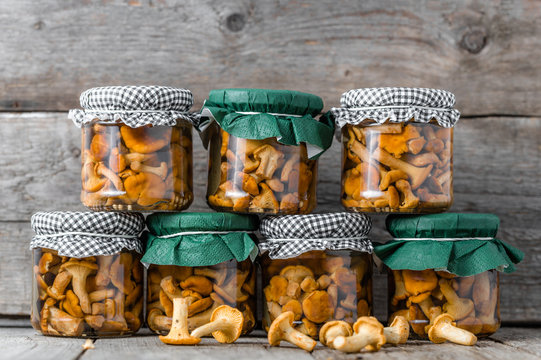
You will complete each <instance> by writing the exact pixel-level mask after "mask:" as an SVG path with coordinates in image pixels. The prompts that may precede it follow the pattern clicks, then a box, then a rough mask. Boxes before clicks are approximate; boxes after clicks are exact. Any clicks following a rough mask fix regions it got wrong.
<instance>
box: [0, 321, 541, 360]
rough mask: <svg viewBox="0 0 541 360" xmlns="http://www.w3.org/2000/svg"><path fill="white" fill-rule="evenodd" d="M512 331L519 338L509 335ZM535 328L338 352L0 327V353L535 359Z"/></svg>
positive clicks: (252, 340)
mask: <svg viewBox="0 0 541 360" xmlns="http://www.w3.org/2000/svg"><path fill="white" fill-rule="evenodd" d="M517 336H518V338H519V339H520V340H519V341H520V343H517V342H516V341H514V340H499V339H500V338H501V339H514V338H516V337H517ZM540 338H541V329H534V328H529V329H525V328H502V329H500V330H499V331H498V333H497V334H496V335H495V336H494V337H491V338H489V339H482V340H479V341H478V342H477V344H476V345H474V346H461V345H454V344H450V343H445V344H432V343H430V342H428V341H408V343H407V344H405V345H400V346H392V345H385V346H383V347H382V348H381V350H380V351H379V352H376V353H368V352H363V353H361V354H344V353H341V352H339V351H336V350H331V349H329V348H326V347H324V346H322V345H321V344H320V343H318V345H317V346H316V348H315V349H314V351H313V352H312V353H308V352H306V351H304V350H301V349H298V348H296V347H294V346H293V345H291V344H288V343H286V342H282V343H281V344H280V346H279V347H271V346H269V345H268V343H267V339H266V336H265V333H264V332H263V331H257V332H254V334H253V335H250V336H247V337H241V338H240V339H239V340H237V341H236V342H235V343H234V344H219V343H217V342H216V341H214V339H209V338H205V339H203V340H202V342H201V343H200V344H199V345H196V346H168V345H164V344H162V343H161V342H160V340H159V339H158V337H157V336H156V335H153V334H150V333H149V331H148V330H147V329H143V330H141V331H140V332H139V333H138V334H137V335H136V336H133V337H127V338H115V339H97V340H95V341H94V349H90V350H86V351H83V349H82V347H81V346H82V344H83V343H84V341H85V340H84V339H70V338H51V337H45V336H41V335H37V334H36V333H35V331H34V330H32V329H28V328H26V329H25V328H0V349H2V352H0V359H12V358H15V357H16V358H18V359H19V358H21V359H36V358H39V359H44V360H48V359H58V358H61V359H83V360H87V359H110V358H114V359H119V360H121V359H133V360H136V359H149V358H153V359H171V358H182V359H211V360H212V359H226V360H229V359H235V360H241V359H250V360H252V359H254V358H257V359H262V360H267V359H286V360H287V359H298V360H302V359H317V360H327V359H338V360H355V359H360V358H362V359H368V360H370V359H374V360H376V359H392V360H405V359H434V358H437V359H441V360H447V359H449V360H456V359H472V360H481V359H491V360H499V359H511V358H513V359H525V360H529V359H539V358H540V355H539V353H538V351H537V350H538V347H539V346H538V342H539V339H540Z"/></svg>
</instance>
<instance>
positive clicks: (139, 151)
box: [31, 86, 520, 339]
mask: <svg viewBox="0 0 541 360" xmlns="http://www.w3.org/2000/svg"><path fill="white" fill-rule="evenodd" d="M341 103H342V107H341V108H333V109H332V110H331V111H330V112H328V113H327V114H324V115H321V116H320V113H321V111H322V109H323V101H322V99H321V98H319V97H318V96H315V95H311V94H306V93H300V92H296V91H284V90H262V89H224V90H213V91H211V92H210V94H209V98H208V99H207V100H206V101H205V105H204V107H203V109H202V110H201V112H200V113H197V114H195V113H190V112H189V110H190V108H191V106H192V104H193V96H192V94H191V92H190V91H189V90H186V89H175V88H169V87H157V86H126V87H104V88H94V89H90V90H87V91H85V92H84V93H83V94H82V95H81V106H82V107H83V110H73V111H71V112H70V118H71V119H72V120H73V121H74V122H75V124H76V125H77V126H78V127H80V128H81V129H82V161H81V165H82V167H81V184H82V191H81V201H82V203H83V204H84V205H85V206H87V207H88V208H90V209H91V210H94V211H95V212H48V213H37V214H35V215H34V216H33V218H32V226H33V229H34V230H35V232H36V236H35V237H34V239H33V240H32V244H31V249H33V254H34V277H33V279H34V282H33V300H32V324H33V326H34V327H35V328H36V329H38V330H40V331H41V332H42V333H43V334H46V335H58V336H91V337H101V336H124V335H130V334H133V333H135V332H136V331H137V330H138V329H139V328H140V327H141V325H142V323H144V322H145V321H146V322H147V324H148V326H149V328H150V329H151V330H153V331H154V332H156V333H158V334H160V335H165V334H167V333H168V332H169V331H170V329H171V327H172V325H173V323H174V322H173V316H174V313H175V304H177V303H178V301H177V300H178V299H182V301H183V303H184V304H187V307H186V311H185V312H186V316H187V324H186V327H187V328H188V330H189V331H192V330H193V329H195V328H198V327H200V326H202V325H205V324H207V323H209V322H210V321H211V319H212V316H213V313H214V312H215V310H216V309H217V308H219V307H220V306H221V305H228V306H230V307H232V308H236V309H238V310H239V312H240V313H242V317H243V319H244V321H243V324H242V329H241V332H242V334H247V333H249V332H250V331H251V330H252V329H253V328H254V326H255V325H256V317H257V311H256V309H257V307H258V304H257V299H258V297H259V298H261V299H262V301H261V304H260V305H261V306H262V324H263V328H264V329H265V330H266V331H268V330H269V328H270V327H271V324H272V323H273V322H274V320H275V319H277V318H278V317H280V316H281V315H282V314H283V313H285V312H291V313H292V314H293V317H292V326H293V327H294V328H295V329H296V330H298V331H300V332H302V333H303V334H305V335H307V336H309V337H311V338H313V339H317V338H318V336H319V332H320V331H321V329H322V328H323V327H324V326H325V324H327V323H329V322H331V321H336V320H342V321H344V322H347V323H349V324H350V325H352V324H354V323H355V321H356V320H357V318H359V317H362V316H370V315H372V313H373V302H372V268H373V262H372V252H373V251H375V252H376V254H377V255H378V256H379V258H380V259H381V260H382V261H383V263H384V264H385V265H387V267H388V271H389V292H390V297H389V306H388V307H389V311H390V315H391V318H390V320H392V318H393V317H396V316H397V315H401V316H404V317H405V318H406V319H408V320H409V322H410V324H411V327H412V330H413V332H412V333H414V334H416V335H417V336H420V337H426V335H427V332H428V330H429V328H430V326H431V325H432V324H433V323H434V321H435V319H436V317H437V316H439V315H441V314H448V315H450V316H452V318H453V321H456V323H457V326H459V327H462V328H463V329H467V330H469V331H471V332H472V333H475V334H478V335H488V334H491V333H493V332H494V331H496V329H497V328H498V327H499V301H498V299H499V287H498V273H497V270H505V271H511V270H513V266H512V264H513V263H516V262H518V261H520V253H519V252H516V251H515V249H513V248H511V247H509V246H508V245H506V244H504V243H503V242H501V241H499V240H496V239H495V238H494V236H495V234H496V230H497V227H498V223H497V218H496V219H494V217H491V216H490V215H482V216H480V218H478V217H477V216H476V215H471V216H470V215H464V214H454V215H453V214H443V215H442V214H435V215H409V216H408V215H399V214H394V215H392V216H390V217H389V218H388V221H387V227H388V230H389V231H390V233H391V235H392V236H393V237H394V238H395V240H392V241H390V242H389V243H387V244H384V245H378V246H376V247H375V249H374V247H373V245H372V242H371V241H370V239H369V238H368V234H369V232H370V229H371V226H372V223H371V220H370V218H369V217H368V216H367V215H366V214H365V213H367V212H380V213H390V212H393V213H394V212H396V213H409V214H424V213H441V212H444V211H446V210H448V209H449V207H450V206H451V203H452V200H453V187H452V181H453V166H452V164H453V160H452V146H453V126H454V125H455V123H456V122H457V121H458V118H459V113H458V111H456V110H455V109H453V106H454V96H453V95H452V94H450V93H448V92H446V91H442V90H434V89H408V88H380V89H358V90H351V91H348V92H346V93H344V94H343V95H342V99H341ZM318 116H319V118H318ZM335 123H336V125H337V126H338V127H340V128H341V129H342V138H343V153H342V155H343V156H342V183H341V195H340V196H341V202H342V205H343V206H344V207H345V208H346V210H347V211H348V212H345V213H332V214H310V213H311V212H312V211H313V210H314V209H315V207H316V205H317V198H316V185H317V174H318V164H317V162H318V157H319V156H320V155H321V154H323V152H325V151H326V150H327V149H328V148H329V147H330V146H331V143H332V139H333V135H334V128H335ZM192 126H195V127H196V129H197V130H198V131H200V132H201V138H202V140H203V145H204V146H205V147H206V148H208V159H209V162H208V183H207V195H206V200H207V203H208V205H209V206H210V207H211V208H212V209H214V210H216V211H217V212H215V213H186V212H185V213H181V212H180V211H182V210H185V209H187V208H188V207H189V206H190V204H191V203H192V201H193V197H194V195H193V179H192V178H193V156H192V154H193V149H192V140H193V139H192ZM138 212H155V213H153V214H150V215H149V216H147V218H146V226H147V231H145V232H143V229H144V227H145V218H144V216H143V215H141V214H140V213H138ZM482 224H484V225H482ZM258 230H259V232H260V234H261V239H260V241H259V246H258V245H256V244H257V242H258V241H257V239H256V236H255V234H254V233H255V232H256V231H258ZM442 249H443V250H442ZM444 250H445V251H444ZM258 254H260V258H259V259H260V262H259V263H260V265H261V273H262V281H261V284H262V286H261V289H257V288H256V283H258V282H257V274H258V272H257V271H256V258H257V256H258ZM434 254H439V255H438V256H435V255H434ZM441 254H443V255H441ZM449 254H461V256H460V258H455V257H453V256H451V255H449ZM413 255H414V256H413ZM445 255H447V256H445ZM466 255H467V256H466ZM479 258H483V259H490V260H491V261H488V260H487V261H484V262H483V261H480V260H479ZM144 267H146V268H147V272H146V275H147V282H146V284H144V281H143V279H144V276H143V272H144V271H143V269H144ZM503 267H505V269H504V268H503ZM145 286H146V289H145ZM258 295H259V296H258ZM145 301H146V307H145V308H146V314H145V313H144V312H143V308H144V303H145ZM464 307H466V308H464Z"/></svg>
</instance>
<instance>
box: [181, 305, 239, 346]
mask: <svg viewBox="0 0 541 360" xmlns="http://www.w3.org/2000/svg"><path fill="white" fill-rule="evenodd" d="M243 323H244V316H243V315H242V313H241V312H240V311H239V310H237V309H235V308H232V307H230V306H227V305H222V306H219V307H217V308H216V310H214V312H213V313H212V316H211V317H210V322H209V323H208V324H205V325H203V326H200V327H198V328H197V329H195V330H194V331H192V336H193V337H196V338H201V337H203V336H206V335H208V334H212V336H213V337H214V338H215V339H216V341H218V342H220V343H223V344H231V343H233V342H235V341H237V339H238V338H239V336H240V333H241V331H242V325H243Z"/></svg>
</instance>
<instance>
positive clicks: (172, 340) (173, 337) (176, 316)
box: [160, 297, 201, 345]
mask: <svg viewBox="0 0 541 360" xmlns="http://www.w3.org/2000/svg"><path fill="white" fill-rule="evenodd" d="M189 302H190V301H189V299H187V298H181V297H176V298H174V299H173V319H172V324H171V330H170V331H169V334H167V336H162V335H160V340H161V341H162V342H164V343H166V344H171V345H194V344H197V343H199V342H200V341H201V339H198V338H195V337H192V336H190V333H189V332H188V305H189Z"/></svg>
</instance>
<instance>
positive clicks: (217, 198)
mask: <svg viewBox="0 0 541 360" xmlns="http://www.w3.org/2000/svg"><path fill="white" fill-rule="evenodd" d="M316 185H317V161H315V160H309V159H308V154H307V150H306V145H305V144H301V145H299V146H288V145H282V144H280V143H278V142H277V141H276V139H274V138H269V139H264V140H250V139H242V138H237V137H235V136H233V135H230V134H228V133H227V132H225V131H223V130H221V129H220V130H219V131H217V132H216V133H215V134H214V135H213V136H212V140H211V142H210V149H209V181H208V188H207V202H208V204H209V206H210V207H211V208H213V209H215V210H217V211H226V212H235V213H259V214H307V213H310V212H312V210H313V209H314V208H315V206H316V204H317V199H316Z"/></svg>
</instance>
